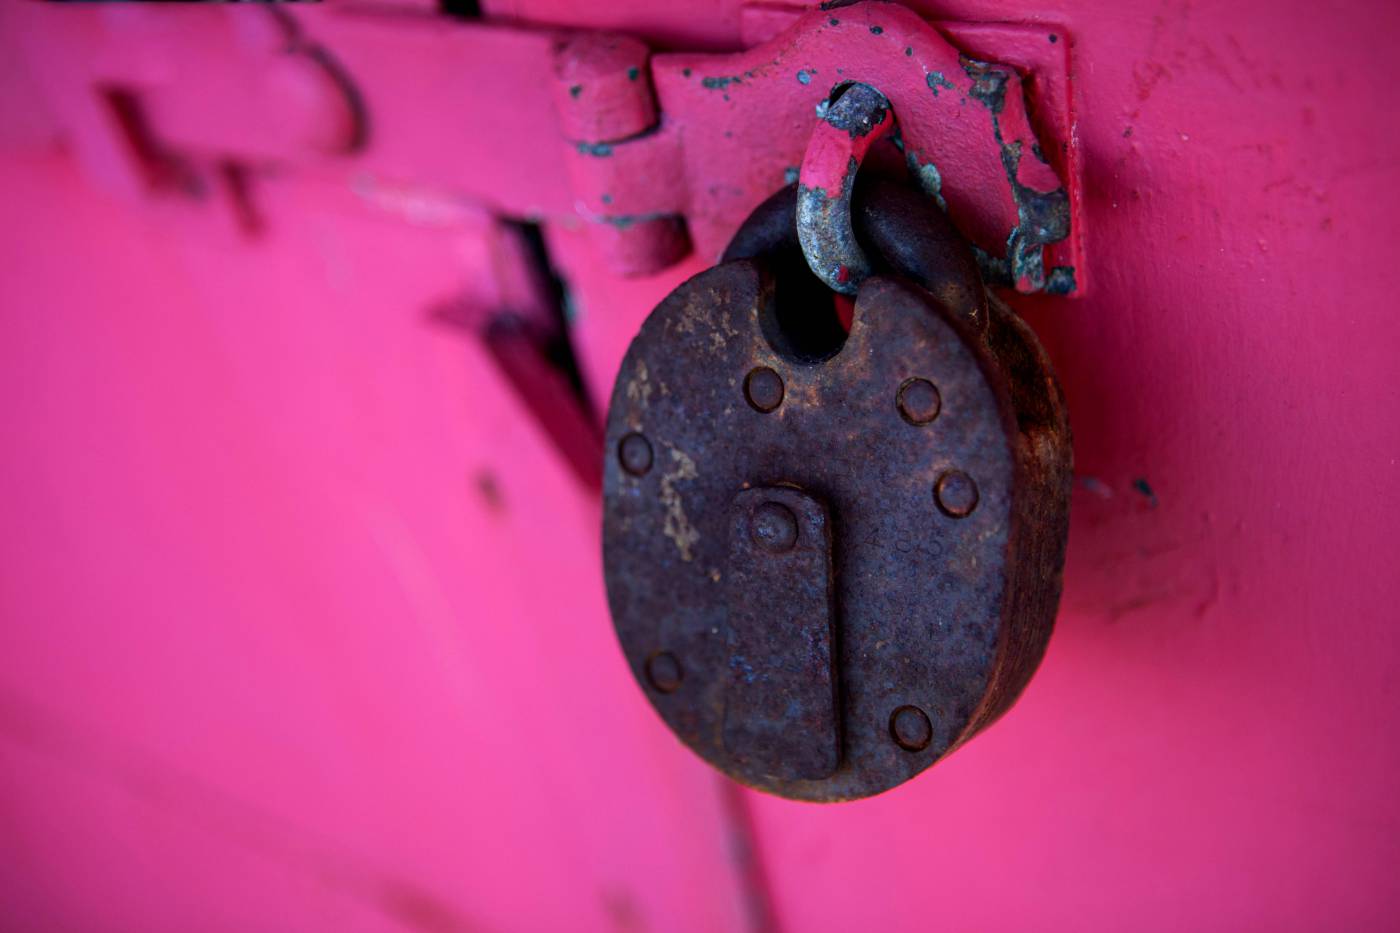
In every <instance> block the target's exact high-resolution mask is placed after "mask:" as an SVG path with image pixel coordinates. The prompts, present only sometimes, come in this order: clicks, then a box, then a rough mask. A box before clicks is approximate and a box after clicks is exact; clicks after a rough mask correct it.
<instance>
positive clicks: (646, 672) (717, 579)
mask: <svg viewBox="0 0 1400 933" xmlns="http://www.w3.org/2000/svg"><path fill="white" fill-rule="evenodd" d="M797 198H798V194H797V190H796V186H795V185H794V186H790V187H789V188H787V189H785V190H783V191H781V192H779V193H778V194H777V195H775V196H774V197H773V198H772V199H770V200H769V201H768V202H767V203H765V204H764V205H763V206H762V207H760V208H759V209H758V210H757V211H756V212H755V213H754V215H753V216H752V218H751V219H750V221H749V222H748V223H747V224H746V225H745V226H744V227H743V228H742V229H741V230H740V232H739V233H738V235H737V236H736V237H735V240H734V242H733V243H732V244H731V247H730V250H729V252H728V253H727V255H726V260H727V261H725V262H723V263H722V264H721V265H719V266H718V267H716V268H714V269H711V270H709V271H706V272H703V273H701V274H700V275H697V276H696V277H694V278H692V279H691V280H690V281H688V282H686V283H685V284H683V285H682V286H680V287H679V288H678V289H676V290H675V291H674V292H672V293H671V295H670V296H668V297H667V298H666V299H665V300H664V301H663V302H662V303H661V304H660V305H659V306H658V307H657V308H656V310H655V311H653V312H652V314H651V316H650V317H649V318H648V319H647V321H646V322H645V323H644V324H643V326H642V329H641V332H640V333H639V334H638V336H637V338H636V339H635V340H634V341H633V343H632V345H631V347H630V349H629V350H628V353H627V356H626V358H625V359H624V361H623V363H622V368H621V370H620V373H619V376H618V380H617V383H616V386H615V389H614V392H613V396H612V400H611V407H610V410H609V415H608V425H607V451H608V455H607V460H606V463H605V466H604V506H605V511H604V533H603V547H604V560H605V572H606V577H607V588H608V597H609V602H610V605H611V608H612V613H613V620H614V624H615V626H616V628H617V633H618V636H619V639H620V640H621V643H622V647H623V650H624V652H625V654H626V656H627V658H628V661H629V663H630V665H631V667H632V670H633V672H634V673H635V675H636V676H637V678H638V680H639V681H640V682H641V684H642V687H643V689H644V690H645V692H646V694H647V696H648V697H649V699H650V700H651V702H652V703H653V704H654V705H655V707H656V709H657V710H658V712H659V713H660V714H661V716H662V717H663V718H664V719H665V721H666V722H667V724H668V725H669V726H670V727H671V728H672V729H673V730H674V731H675V732H676V733H677V735H679V736H680V738H681V739H682V740H683V741H684V742H685V743H686V744H687V745H689V746H690V747H691V748H692V749H694V750H695V751H696V752H697V753H698V754H700V755H701V756H702V757H704V758H705V759H706V760H707V761H709V762H710V763H711V764H713V765H714V766H716V767H717V768H719V769H721V770H722V771H724V772H726V773H727V774H729V775H731V776H732V777H734V778H736V779H738V780H740V781H742V782H744V783H746V784H749V785H751V786H754V787H757V788H760V789H762V790H766V791H770V792H773V793H777V794H781V795H783V796H786V797H792V798H797V799H803V800H821V801H832V800H846V799H852V798H858V797H864V796H869V795H871V794H876V793H879V792H881V791H884V790H887V789H889V788H891V787H894V786H895V785H897V784H899V783H901V782H902V781H905V780H907V779H908V778H910V777H912V776H914V775H915V774H917V773H919V772H920V771H922V770H923V769H925V768H927V767H928V766H929V765H931V764H933V763H934V762H935V761H937V760H938V759H940V758H941V757H943V756H944V755H946V754H947V753H948V752H950V751H952V750H953V749H954V748H956V747H958V746H959V745H960V744H961V743H963V742H965V741H967V740H968V739H969V738H970V737H971V736H972V735H974V734H975V733H977V732H978V731H979V730H980V729H982V728H984V727H985V726H987V725H988V724H989V723H991V722H992V721H993V720H995V719H996V718H997V717H998V716H999V715H1000V714H1001V713H1002V712H1004V711H1005V710H1006V709H1007V708H1008V707H1009V706H1010V705H1011V703H1012V702H1013V701H1014V700H1015V698H1016V696H1017V695H1018V694H1019V693H1020V691H1021V689H1022V688H1023V687H1024V685H1025V684H1026V682H1027V681H1028V679H1029V678H1030V676H1031V674H1032V672H1033V671H1034V669H1035V667H1036V666H1037V664H1038V663H1039V661H1040V657H1041V655H1042V653H1043V651H1044V648H1045V645H1046V641H1047V639H1048V637H1049V634H1050V630H1051V627H1052V624H1053V620H1054V616H1055V610H1056V607H1057V603H1058V599H1059V592H1060V575H1061V570H1062V567H1063V560H1064V547H1065V539H1066V532H1067V522H1068V507H1069V483H1070V476H1071V468H1070V445H1069V426H1068V422H1067V419H1066V415H1065V410H1064V403H1063V399H1062V397H1061V395H1060V391H1059V387H1058V384H1057V382H1056V380H1055V377H1054V375H1053V373H1052V371H1051V369H1050V365H1049V362H1048V360H1047V358H1046V356H1045V354H1044V352H1043V351H1042V349H1041V348H1040V346H1039V344H1038V343H1037V341H1036V339H1035V337H1034V335H1033V334H1032V333H1031V332H1030V331H1029V329H1028V328H1026V326H1025V325H1024V324H1022V323H1021V321H1020V320H1019V319H1018V318H1017V317H1016V316H1015V314H1013V313H1012V312H1011V311H1010V310H1009V309H1007V308H1006V307H1005V306H1004V305H1003V304H1001V303H1000V302H999V301H997V300H996V299H995V298H992V297H990V296H989V295H988V293H987V292H986V290H985V289H984V288H983V286H982V283H981V281H980V280H979V278H978V273H977V267H976V264H975V261H974V259H973V257H972V256H971V254H970V252H969V250H968V247H967V245H966V244H965V243H964V242H963V240H962V239H961V238H960V237H959V236H958V235H957V233H956V232H955V231H954V230H953V229H952V227H951V225H950V224H949V222H948V221H947V218H946V217H945V216H944V215H943V214H942V213H941V212H940V211H938V210H937V209H936V208H935V207H933V206H932V205H931V203H930V202H929V201H928V199H927V198H926V197H924V196H923V195H922V193H920V192H918V191H916V190H915V189H912V188H908V187H905V186H903V185H901V184H897V183H894V182H887V181H883V180H875V181H871V182H867V181H866V180H865V179H864V177H862V181H861V183H860V184H858V185H857V186H856V194H855V211H854V214H853V228H854V231H855V234H856V236H857V237H858V238H859V239H860V241H861V242H862V243H863V244H864V245H865V247H866V250H867V253H868V254H869V256H870V259H871V262H872V264H873V266H874V269H873V271H874V274H873V275H872V276H871V277H870V278H868V279H866V280H865V281H864V282H863V283H862V284H861V286H860V288H859V291H858V292H857V294H856V299H855V308H854V316H853V319H852V321H851V323H850V329H849V334H847V333H845V332H844V331H843V330H842V329H841V328H839V327H837V328H835V329H834V331H833V329H832V328H830V327H822V326H817V322H818V320H819V319H821V318H822V316H823V315H824V314H826V313H827V311H826V310H824V309H823V306H822V301H823V299H824V300H825V302H826V304H827V305H830V304H831V301H832V299H831V293H830V292H829V291H827V290H826V289H825V288H824V286H821V285H820V283H818V282H817V281H816V279H814V278H813V277H812V276H811V273H810V272H809V271H807V269H806V265H805V263H804V262H803V260H802V254H801V250H800V247H799V245H798V243H797V237H796V206H797ZM813 333H816V334H817V335H818V337H817V338H814V337H813Z"/></svg>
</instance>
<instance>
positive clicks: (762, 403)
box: [744, 366, 783, 414]
mask: <svg viewBox="0 0 1400 933" xmlns="http://www.w3.org/2000/svg"><path fill="white" fill-rule="evenodd" d="M744 397H745V398H747V399H748V400H749V404H750V405H752V406H753V407H754V409H755V410H757V411H761V412H763V413H764V414H767V413H768V412H770V411H773V410H775V409H776V408H777V407H778V406H779V405H781V404H782V403H783V377H782V376H779V375H778V374H777V373H776V372H775V371H774V370H772V369H769V368H768V367H767V366H760V367H758V368H757V369H753V370H751V371H750V372H749V374H748V375H747V376H745V377H744Z"/></svg>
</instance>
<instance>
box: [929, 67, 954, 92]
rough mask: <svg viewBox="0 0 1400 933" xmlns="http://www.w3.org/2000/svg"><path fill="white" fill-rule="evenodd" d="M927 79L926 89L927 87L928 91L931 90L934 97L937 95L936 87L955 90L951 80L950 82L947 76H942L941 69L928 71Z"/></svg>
mask: <svg viewBox="0 0 1400 933" xmlns="http://www.w3.org/2000/svg"><path fill="white" fill-rule="evenodd" d="M927 81H928V89H929V90H930V91H933V96H934V97H937V96H938V89H939V88H944V89H945V90H949V91H952V90H956V89H955V88H954V87H953V82H952V81H949V80H948V79H947V78H945V77H943V72H941V71H930V72H929V73H928V78H927Z"/></svg>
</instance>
